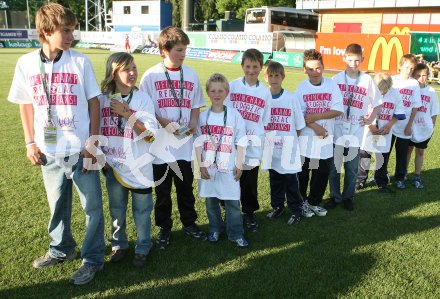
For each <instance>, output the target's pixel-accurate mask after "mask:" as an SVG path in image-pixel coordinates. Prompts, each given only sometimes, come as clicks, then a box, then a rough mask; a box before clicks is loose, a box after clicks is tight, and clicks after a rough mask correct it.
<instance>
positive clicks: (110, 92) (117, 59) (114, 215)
mask: <svg viewBox="0 0 440 299" xmlns="http://www.w3.org/2000/svg"><path fill="white" fill-rule="evenodd" d="M137 77H138V72H137V68H136V64H135V62H134V58H133V56H131V55H130V54H128V53H125V52H120V53H114V54H112V55H110V57H109V58H108V59H107V67H106V78H105V79H104V80H103V81H102V84H101V87H102V93H103V94H102V96H100V97H99V101H100V108H101V134H102V135H103V136H105V137H106V142H105V143H104V144H103V146H102V150H103V152H104V154H105V157H106V162H107V163H106V167H104V169H103V172H104V175H105V178H106V185H107V192H108V198H109V210H110V216H111V224H112V235H111V239H110V242H111V244H112V253H111V261H112V262H118V261H120V260H122V259H123V258H124V257H125V256H126V255H127V253H128V239H127V234H126V231H125V228H126V213H127V204H128V193H129V192H131V198H132V210H133V218H134V223H135V224H136V232H137V241H136V248H135V256H134V260H133V265H134V266H136V267H142V266H144V265H145V262H146V259H147V255H148V253H149V251H150V249H151V246H152V245H151V211H152V209H153V197H152V189H151V187H152V186H153V167H152V162H153V160H154V158H153V156H152V155H150V154H149V147H150V146H149V142H151V141H152V140H153V138H154V137H153V135H152V132H153V131H156V129H157V125H156V118H155V115H154V107H153V103H152V101H151V99H150V98H149V97H148V95H147V94H146V93H144V92H142V91H139V90H137V88H136V80H137Z"/></svg>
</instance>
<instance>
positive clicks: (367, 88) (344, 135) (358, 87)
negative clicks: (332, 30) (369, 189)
mask: <svg viewBox="0 0 440 299" xmlns="http://www.w3.org/2000/svg"><path fill="white" fill-rule="evenodd" d="M363 60H364V56H363V54H362V47H361V45H359V44H349V45H348V46H347V47H346V49H345V54H344V63H345V65H346V69H345V70H344V71H342V72H340V73H338V74H336V75H335V76H334V77H333V78H332V79H333V81H335V82H336V84H338V86H339V89H340V90H341V94H342V96H343V98H344V113H343V114H342V115H340V116H338V117H336V119H335V137H334V146H335V148H334V158H333V163H332V164H333V165H332V167H331V169H330V175H329V185H330V200H329V201H327V202H326V203H325V205H324V207H325V208H326V209H332V208H335V207H336V206H337V205H338V204H339V203H341V202H342V204H343V206H344V208H345V209H346V210H348V211H351V210H353V200H354V195H355V192H356V176H357V172H358V164H359V147H360V145H361V143H362V141H363V140H362V139H363V136H364V126H365V125H369V124H371V123H372V121H373V120H374V119H375V118H376V115H377V113H378V111H379V110H380V105H381V104H382V102H381V101H380V94H379V91H378V90H377V86H376V84H374V82H373V79H372V78H371V76H370V75H369V74H367V73H364V72H361V71H360V70H359V68H360V66H361V63H362V61H363ZM342 166H344V174H343V176H344V180H343V187H342V190H341V176H342V174H341V168H342Z"/></svg>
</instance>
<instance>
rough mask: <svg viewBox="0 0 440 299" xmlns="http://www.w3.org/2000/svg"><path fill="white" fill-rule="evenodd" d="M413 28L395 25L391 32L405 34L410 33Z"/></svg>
mask: <svg viewBox="0 0 440 299" xmlns="http://www.w3.org/2000/svg"><path fill="white" fill-rule="evenodd" d="M410 31H411V30H410V29H409V28H408V27H407V26H405V27H403V28H402V29H400V28H399V27H397V26H396V27H393V29H391V31H390V34H392V35H405V34H409V32H410Z"/></svg>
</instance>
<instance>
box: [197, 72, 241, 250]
mask: <svg viewBox="0 0 440 299" xmlns="http://www.w3.org/2000/svg"><path fill="white" fill-rule="evenodd" d="M228 92H229V84H228V81H227V79H226V78H225V77H224V76H223V75H221V74H213V75H211V77H210V78H209V79H208V81H207V83H206V93H207V94H208V97H209V98H210V99H211V103H212V105H211V108H209V109H207V110H205V111H203V112H202V113H201V114H200V118H199V124H198V126H197V131H196V136H197V138H196V141H195V143H194V146H195V150H196V155H197V161H198V162H199V166H200V178H199V184H198V188H199V195H200V196H201V197H206V212H207V214H208V220H209V234H208V241H209V242H217V241H218V240H219V237H220V234H221V233H222V232H223V231H224V230H225V227H226V232H227V234H228V239H229V240H230V241H232V242H234V243H235V244H236V245H237V246H238V247H247V246H248V245H249V244H248V242H247V241H246V240H245V239H244V237H243V234H244V231H243V219H242V217H241V212H240V177H241V174H242V165H243V159H244V154H243V153H244V149H245V148H246V145H247V138H246V130H245V124H244V121H243V118H242V116H241V115H240V113H239V112H238V111H237V110H236V109H234V108H232V107H227V106H225V105H224V104H223V103H224V100H225V98H226V96H227V95H228ZM220 200H223V201H224V203H225V211H226V224H225V220H223V218H222V216H221V209H220Z"/></svg>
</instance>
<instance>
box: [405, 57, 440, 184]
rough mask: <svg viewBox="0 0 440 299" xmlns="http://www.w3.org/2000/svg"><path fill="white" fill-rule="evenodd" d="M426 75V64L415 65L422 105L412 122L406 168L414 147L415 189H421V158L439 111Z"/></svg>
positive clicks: (427, 72)
mask: <svg viewBox="0 0 440 299" xmlns="http://www.w3.org/2000/svg"><path fill="white" fill-rule="evenodd" d="M428 75H429V67H428V65H426V64H424V63H419V64H417V65H416V67H415V69H414V72H413V78H414V79H416V80H417V81H418V82H419V86H420V94H421V99H422V106H420V107H419V108H418V109H417V113H416V117H415V118H414V122H413V127H412V135H411V140H410V142H409V148H408V159H407V169H408V164H409V161H410V160H411V154H412V152H413V150H414V148H416V154H415V157H414V164H415V171H414V177H413V179H412V184H413V185H414V186H415V187H416V188H417V189H423V187H424V186H423V183H422V179H421V178H420V173H421V171H422V166H423V158H424V154H425V149H426V148H427V147H428V142H429V140H430V139H431V136H432V134H433V133H434V126H435V121H436V119H437V115H438V113H439V104H438V97H437V94H436V92H435V90H434V89H433V88H432V87H430V86H429V85H428V84H427V82H428Z"/></svg>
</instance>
